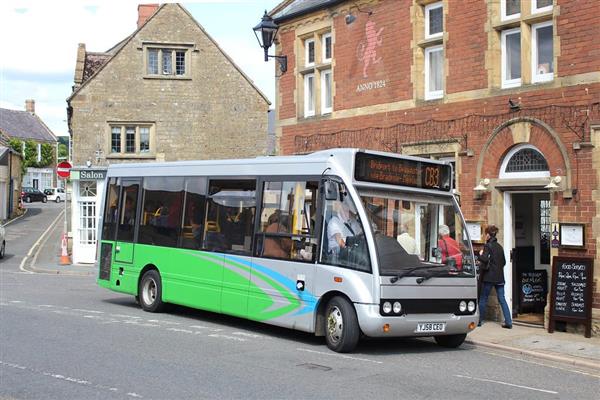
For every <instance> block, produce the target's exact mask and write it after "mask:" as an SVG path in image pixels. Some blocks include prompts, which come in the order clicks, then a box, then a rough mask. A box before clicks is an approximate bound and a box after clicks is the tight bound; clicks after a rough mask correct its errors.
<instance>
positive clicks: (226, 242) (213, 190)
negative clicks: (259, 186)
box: [203, 180, 256, 255]
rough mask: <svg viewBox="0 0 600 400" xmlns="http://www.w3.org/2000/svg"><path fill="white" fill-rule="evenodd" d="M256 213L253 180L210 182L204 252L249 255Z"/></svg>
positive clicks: (254, 183) (254, 184) (254, 182)
mask: <svg viewBox="0 0 600 400" xmlns="http://www.w3.org/2000/svg"><path fill="white" fill-rule="evenodd" d="M255 212H256V181H255V180H210V185H209V196H208V201H207V211H206V221H205V223H204V231H205V234H204V244H203V248H204V249H206V250H209V251H223V252H228V253H229V252H233V253H236V254H243V255H250V254H251V247H252V231H253V229H254V215H255Z"/></svg>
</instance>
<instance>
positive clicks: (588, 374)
mask: <svg viewBox="0 0 600 400" xmlns="http://www.w3.org/2000/svg"><path fill="white" fill-rule="evenodd" d="M475 351H478V352H480V353H485V354H489V355H492V356H496V357H502V358H508V359H509V360H515V361H521V362H524V363H528V364H534V365H539V366H542V367H546V368H554V369H559V370H561V371H567V372H572V373H575V374H580V375H586V376H591V377H593V378H600V375H595V374H591V373H589V372H584V371H579V370H576V369H572V368H563V367H560V366H557V365H550V364H544V363H542V362H536V361H531V360H526V359H524V358H518V357H511V356H509V355H506V354H499V353H495V352H492V351H483V350H481V349H478V350H475ZM530 357H533V356H530Z"/></svg>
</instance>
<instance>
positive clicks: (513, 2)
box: [500, 0, 521, 20]
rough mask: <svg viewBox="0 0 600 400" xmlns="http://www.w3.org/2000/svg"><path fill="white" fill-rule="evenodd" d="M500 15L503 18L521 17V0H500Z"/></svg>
mask: <svg viewBox="0 0 600 400" xmlns="http://www.w3.org/2000/svg"><path fill="white" fill-rule="evenodd" d="M500 15H501V18H502V20H507V19H513V18H519V17H520V16H521V0H500Z"/></svg>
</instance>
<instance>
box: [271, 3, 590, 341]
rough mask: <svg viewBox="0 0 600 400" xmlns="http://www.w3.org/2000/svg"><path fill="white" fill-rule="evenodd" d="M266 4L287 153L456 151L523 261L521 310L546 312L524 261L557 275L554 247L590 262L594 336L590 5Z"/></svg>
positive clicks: (467, 200)
mask: <svg viewBox="0 0 600 400" xmlns="http://www.w3.org/2000/svg"><path fill="white" fill-rule="evenodd" d="M270 15H271V16H272V17H273V19H274V21H275V23H277V24H278V25H279V31H278V35H277V41H276V44H277V46H276V49H275V53H276V54H279V55H285V56H287V58H288V71H287V72H286V73H285V74H283V75H282V76H281V77H280V78H279V79H278V81H277V86H276V112H277V128H276V134H277V138H278V151H279V152H280V153H283V154H297V153H307V152H312V151H315V150H318V149H323V148H330V147H363V148H369V149H377V150H384V151H393V152H398V153H403V154H411V155H420V156H425V157H431V158H436V159H444V160H448V161H451V162H452V163H454V165H455V172H456V177H455V184H456V191H457V195H459V196H460V201H461V206H462V209H463V213H464V215H465V219H466V220H467V221H468V222H469V223H470V224H471V226H475V227H483V226H485V225H487V224H495V225H497V226H498V227H499V228H500V233H499V241H500V242H501V243H502V244H503V245H504V247H505V251H506V258H507V260H509V259H511V257H510V255H511V254H512V255H513V256H514V257H513V258H512V260H513V263H512V268H511V265H510V264H509V266H508V267H507V268H506V269H505V274H506V275H507V288H506V289H507V294H508V297H509V299H508V300H509V305H510V306H511V308H512V312H513V314H514V315H515V317H516V320H517V321H519V320H520V321H523V322H530V323H537V324H542V323H545V324H548V319H549V318H548V313H549V306H548V305H546V306H545V307H543V305H542V308H537V309H534V310H532V309H527V307H524V304H521V302H520V290H522V289H523V287H522V282H521V281H520V279H521V274H522V273H523V272H530V271H541V273H542V274H547V277H548V279H549V280H551V279H552V274H551V272H552V260H553V258H554V257H556V256H573V257H578V256H582V257H591V258H593V260H594V263H595V265H596V267H595V271H593V272H592V273H593V279H592V280H593V282H589V284H590V285H591V286H592V293H593V296H592V297H593V299H592V300H591V301H589V302H588V304H589V303H591V304H592V310H591V311H592V312H591V314H592V321H593V324H592V328H593V334H594V335H600V284H599V280H600V252H598V245H599V244H600V187H599V182H600V147H599V146H600V41H598V40H597V38H598V37H600V25H599V24H598V22H597V21H598V20H600V7H599V6H598V2H597V1H596V0H580V1H574V0H554V1H552V0H531V1H529V0H522V1H519V0H494V1H491V0H488V1H484V0H465V1H449V0H442V1H435V0H370V1H344V0H322V1H307V0H288V1H284V2H282V3H281V4H280V5H279V6H278V7H276V8H275V9H274V10H272V11H271V13H270ZM475 189H477V190H475ZM569 224H573V225H569ZM561 226H562V228H563V229H561ZM581 227H583V229H581ZM561 232H564V235H563V237H560V233H561ZM581 232H583V233H582V237H579V236H578V235H579V234H580V233H581ZM567 234H573V235H574V237H573V236H571V235H567ZM475 245H476V250H477V249H478V248H480V246H481V243H476V244H475ZM569 245H570V246H569ZM550 287H551V284H549V285H548V289H549V288H550ZM547 297H548V296H547ZM487 313H488V314H489V317H492V318H493V317H495V318H496V319H498V318H500V312H499V310H498V309H497V307H494V306H493V305H492V306H491V307H488V310H487ZM565 328H566V329H568V330H580V329H581V325H579V324H571V323H569V324H566V325H565Z"/></svg>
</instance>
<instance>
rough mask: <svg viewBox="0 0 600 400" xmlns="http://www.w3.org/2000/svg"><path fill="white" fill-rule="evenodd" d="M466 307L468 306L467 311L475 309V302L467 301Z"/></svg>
mask: <svg viewBox="0 0 600 400" xmlns="http://www.w3.org/2000/svg"><path fill="white" fill-rule="evenodd" d="M468 308H469V312H473V311H475V302H474V301H473V300H470V301H469V305H468Z"/></svg>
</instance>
